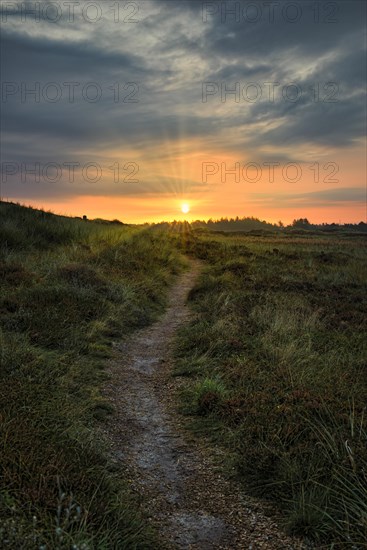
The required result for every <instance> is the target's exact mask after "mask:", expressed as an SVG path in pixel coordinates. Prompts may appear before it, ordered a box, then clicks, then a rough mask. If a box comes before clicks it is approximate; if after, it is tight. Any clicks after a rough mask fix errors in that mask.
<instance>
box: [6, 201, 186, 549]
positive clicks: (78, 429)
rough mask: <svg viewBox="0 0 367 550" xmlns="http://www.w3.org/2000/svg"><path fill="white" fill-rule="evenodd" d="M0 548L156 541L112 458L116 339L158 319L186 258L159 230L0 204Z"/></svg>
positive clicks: (109, 545)
mask: <svg viewBox="0 0 367 550" xmlns="http://www.w3.org/2000/svg"><path fill="white" fill-rule="evenodd" d="M0 236H1V239H0V242H1V247H0V274H1V283H0V323H1V330H0V379H1V380H0V426H1V446H0V464H1V466H0V467H1V470H0V471H1V489H0V517H1V520H0V546H1V547H3V548H24V549H28V548H29V549H34V548H39V549H43V548H45V549H46V548H60V549H62V548H65V549H66V548H67V549H69V548H74V549H84V550H86V549H94V548H96V549H104V548H106V549H107V548H131V549H133V548H136V549H137V548H152V547H157V544H158V542H157V540H156V535H155V534H154V533H153V531H152V530H151V528H150V527H148V526H147V524H146V521H145V518H144V517H142V516H141V514H140V512H139V501H138V497H137V496H136V495H133V494H132V493H131V491H130V489H129V480H128V479H127V477H126V476H124V474H123V472H121V471H118V472H117V471H115V469H114V466H113V464H112V463H110V462H109V459H108V453H107V444H106V441H105V438H104V436H103V429H102V427H103V424H101V422H103V420H104V419H105V418H106V416H108V415H109V414H111V406H110V404H109V403H107V402H106V401H104V400H103V398H102V397H101V394H100V387H101V385H102V384H103V382H104V380H105V374H104V370H103V367H104V361H105V359H106V358H107V357H109V356H110V355H111V342H112V340H113V339H114V338H121V337H123V336H125V335H128V334H130V333H131V332H132V331H133V330H135V329H136V328H139V327H142V326H144V325H147V324H149V323H151V322H152V321H153V320H154V319H155V318H156V317H157V316H158V315H159V314H160V313H161V312H162V311H163V309H164V306H165V299H166V292H167V289H168V287H169V284H170V283H171V282H172V280H173V277H174V276H175V274H177V273H178V272H179V271H180V270H181V269H182V267H183V260H182V257H181V255H180V253H179V252H178V251H177V249H176V248H175V247H174V245H173V243H172V241H171V238H170V237H169V236H168V235H167V233H164V232H162V231H158V230H157V231H152V230H149V229H141V228H136V227H135V228H134V227H128V226H123V225H122V226H121V225H117V224H116V225H113V224H111V225H106V224H102V223H94V222H88V221H82V220H77V219H68V218H62V217H58V216H54V215H52V214H50V213H45V212H41V211H36V210H32V209H28V208H24V207H20V206H18V205H15V204H9V203H1V204H0Z"/></svg>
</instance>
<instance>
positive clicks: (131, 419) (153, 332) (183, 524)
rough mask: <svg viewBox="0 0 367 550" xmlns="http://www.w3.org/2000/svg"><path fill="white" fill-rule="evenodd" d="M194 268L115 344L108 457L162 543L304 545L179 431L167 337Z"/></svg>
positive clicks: (183, 317)
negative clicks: (153, 316)
mask: <svg viewBox="0 0 367 550" xmlns="http://www.w3.org/2000/svg"><path fill="white" fill-rule="evenodd" d="M200 269H201V265H200V263H199V262H196V261H191V266H190V269H189V270H188V271H186V272H185V273H184V274H183V275H182V276H181V277H180V278H179V279H178V280H177V282H176V284H175V285H174V286H173V287H172V289H171V292H170V297H169V305H168V307H167V310H166V312H165V314H164V315H163V316H162V317H161V318H160V319H159V320H158V321H157V322H156V323H154V324H153V325H151V326H150V327H148V328H145V329H142V330H140V331H138V332H136V333H135V334H133V335H132V336H130V337H129V339H127V340H126V341H122V342H120V343H118V344H116V346H115V354H114V355H115V356H114V358H113V360H112V361H111V363H110V366H109V374H110V380H109V382H108V383H107V384H106V387H105V390H104V395H105V396H106V397H107V398H108V399H109V400H110V401H111V402H112V403H113V405H114V406H115V409H116V412H115V414H114V415H113V417H112V418H111V419H110V420H109V421H108V423H107V427H106V430H107V435H108V437H109V438H110V441H111V453H112V457H113V460H114V461H115V462H116V463H117V464H118V465H121V468H123V469H124V470H125V471H126V470H127V471H128V472H129V476H130V478H131V480H132V487H133V489H134V490H136V491H137V492H138V493H139V494H140V495H141V496H142V501H143V503H144V504H143V506H144V508H145V511H146V513H147V516H148V518H149V521H150V522H152V523H153V524H154V525H155V526H156V527H157V529H158V531H159V533H160V535H161V538H162V541H163V543H164V545H165V546H166V547H168V548H187V549H212V548H213V549H219V548H225V549H231V550H235V549H241V550H243V549H249V550H250V549H253V550H254V549H256V548H263V549H269V550H270V549H271V550H276V549H282V550H284V549H288V548H289V549H296V548H297V549H300V548H305V546H303V545H302V543H300V541H298V540H296V539H292V538H289V537H287V536H286V535H285V534H284V533H283V532H282V531H281V530H280V528H279V527H278V524H277V519H276V515H275V512H274V511H272V510H270V509H269V505H266V504H265V503H262V502H260V501H258V500H256V499H254V498H251V497H249V496H247V495H244V494H243V492H242V491H241V490H240V488H239V487H237V486H236V484H235V483H234V482H232V481H228V480H227V479H225V477H224V476H223V474H221V472H220V468H219V467H218V466H216V464H217V463H218V457H219V459H220V450H219V449H213V448H209V447H208V444H207V442H205V441H200V442H198V441H196V440H195V439H194V438H193V437H192V436H190V434H188V433H187V432H185V429H184V426H183V425H184V421H183V419H182V417H181V416H180V415H179V414H178V413H177V412H176V410H175V409H176V405H177V397H176V392H177V388H178V387H179V385H180V381H179V380H177V379H175V378H172V377H171V368H172V344H173V338H174V336H175V333H176V330H177V328H178V327H179V326H181V325H182V324H183V323H186V322H187V321H188V320H189V318H190V315H191V313H190V310H189V308H188V306H187V305H186V299H187V294H188V292H189V291H190V289H191V288H192V287H193V285H194V284H195V280H196V278H197V276H198V274H199V273H200ZM213 456H214V458H215V459H216V460H213ZM219 461H220V460H219Z"/></svg>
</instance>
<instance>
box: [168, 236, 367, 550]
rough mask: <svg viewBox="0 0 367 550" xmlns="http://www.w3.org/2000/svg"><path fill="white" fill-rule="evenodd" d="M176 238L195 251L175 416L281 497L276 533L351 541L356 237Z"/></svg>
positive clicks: (357, 528)
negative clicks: (282, 526)
mask: <svg viewBox="0 0 367 550" xmlns="http://www.w3.org/2000/svg"><path fill="white" fill-rule="evenodd" d="M184 235H185V237H184V238H182V237H181V238H179V239H178V244H180V246H181V247H182V248H183V249H184V250H185V251H186V252H188V253H190V254H192V255H194V256H196V257H198V258H200V259H202V260H204V261H205V262H206V263H205V266H204V271H203V274H202V276H201V279H200V281H199V282H198V284H197V286H196V287H195V288H194V289H193V291H192V292H191V295H190V301H191V304H192V307H193V309H194V311H195V317H194V320H193V321H192V322H191V324H189V325H188V326H186V327H185V328H183V329H182V330H181V332H180V335H179V338H178V339H177V350H176V354H177V361H176V372H175V374H176V375H177V376H186V377H188V378H187V384H185V385H184V388H185V389H184V390H183V393H182V400H181V408H182V411H183V412H184V413H186V414H187V415H189V424H190V425H191V427H192V428H193V429H194V430H195V431H196V432H197V433H198V434H205V435H209V436H210V437H211V438H212V439H213V440H214V441H215V442H216V443H217V444H220V445H222V446H223V448H224V449H225V450H226V456H227V467H228V471H230V472H235V475H236V476H237V477H238V478H239V479H240V480H242V482H243V484H244V486H245V487H246V490H251V491H253V492H254V493H255V494H256V495H261V496H262V497H265V498H268V499H272V500H274V501H275V502H276V503H277V504H278V505H279V506H280V507H281V508H282V510H283V511H284V517H285V522H286V524H287V527H288V530H289V531H290V532H292V533H296V534H299V535H303V536H307V537H309V538H312V539H314V540H316V541H317V543H318V545H324V544H325V545H326V546H327V547H329V546H330V545H331V546H332V545H333V544H334V545H336V546H332V547H334V548H335V547H338V546H342V547H355V548H358V547H364V543H365V541H366V535H367V445H366V443H367V427H366V410H365V407H366V402H367V399H366V398H367V383H366V371H365V369H366V355H367V354H366V348H367V338H366V327H365V321H366V317H365V312H366V306H367V292H366V290H367V289H366V286H367V263H366V255H367V246H366V245H367V242H366V239H365V238H364V237H363V236H358V235H355V236H354V237H353V236H351V235H344V236H343V235H342V234H339V235H322V234H319V235H318V234H308V233H305V234H301V235H292V234H291V233H288V234H281V233H279V232H278V233H277V234H273V235H272V236H271V235H268V236H266V235H264V236H262V237H254V236H238V235H235V236H233V235H232V236H230V235H227V236H224V235H214V234H210V233H203V232H199V233H198V232H195V231H194V232H192V233H190V232H189V230H188V229H187V228H186V230H185V232H184ZM331 546H330V547H331Z"/></svg>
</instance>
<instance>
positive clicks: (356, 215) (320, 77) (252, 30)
mask: <svg viewBox="0 0 367 550" xmlns="http://www.w3.org/2000/svg"><path fill="white" fill-rule="evenodd" d="M0 4H1V7H2V13H1V18H2V32H1V82H2V85H1V86H2V89H1V92H2V94H1V111H2V125H1V146H2V147H1V180H2V181H1V195H2V197H3V198H5V199H9V200H16V201H19V202H22V203H26V204H32V205H35V206H42V207H44V208H46V209H52V210H53V211H56V212H58V213H66V214H71V215H82V214H87V215H88V216H89V217H105V218H119V219H121V220H125V221H130V222H139V221H145V220H148V221H158V220H163V219H168V220H170V219H174V218H176V219H180V217H183V216H184V215H183V214H182V213H181V206H182V204H183V203H187V204H188V205H189V207H190V213H189V214H188V215H186V216H185V217H189V218H190V219H198V218H200V219H203V218H209V217H221V216H236V215H239V216H243V215H248V216H257V217H260V218H264V219H267V220H269V221H278V220H280V219H281V220H283V221H284V222H290V221H291V220H292V219H293V218H295V217H304V216H307V217H308V218H309V219H311V221H314V222H321V221H328V222H330V221H336V222H338V221H341V222H359V221H361V220H365V219H366V187H365V185H366V184H365V181H366V154H365V133H366V97H365V89H366V65H365V62H366V57H365V56H366V52H365V30H366V3H365V1H364V0H349V1H347V0H343V1H335V2H330V1H320V2H315V1H313V0H312V1H309V0H304V1H303V0H293V1H283V0H277V1H274V2H272V1H262V0H252V1H248V2H247V1H212V2H205V1H201V0H144V1H142V0H134V1H122V0H121V1H119V2H117V1H110V0H106V1H84V0H79V1H73V0H70V1H66V0H59V1H47V2H46V1H39V2H36V1H29V2H23V3H22V2H16V1H14V2H11V1H1V2H0ZM22 4H23V5H22Z"/></svg>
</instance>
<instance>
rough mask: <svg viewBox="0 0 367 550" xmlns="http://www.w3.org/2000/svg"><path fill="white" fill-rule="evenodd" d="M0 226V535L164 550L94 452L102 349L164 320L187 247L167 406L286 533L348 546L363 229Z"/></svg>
mask: <svg viewBox="0 0 367 550" xmlns="http://www.w3.org/2000/svg"><path fill="white" fill-rule="evenodd" d="M0 235H1V241H0V242H1V245H0V276H1V281H0V292H1V294H0V322H1V332H0V346H1V349H0V358H1V365H0V367H1V370H0V378H1V385H0V422H1V447H0V465H1V489H0V517H1V522H0V546H2V547H4V548H25V549H34V548H43V549H48V548H50V549H52V548H60V549H64V548H65V549H67V548H75V549H82V548H84V549H85V550H87V549H92V548H98V549H104V548H105V549H109V548H160V547H161V546H160V542H157V538H156V537H157V535H156V533H155V532H154V530H153V529H152V528H151V527H149V526H147V525H148V524H147V522H146V521H145V518H144V515H143V514H142V512H141V506H140V502H139V496H138V495H136V493H132V492H131V490H130V489H129V480H128V478H127V474H126V475H124V472H121V471H116V468H114V466H113V464H112V463H110V462H109V459H108V452H107V443H106V441H105V438H104V430H103V426H104V423H105V422H108V418H109V417H110V415H111V413H113V409H112V406H111V404H110V403H109V402H108V401H106V399H103V398H102V397H101V388H102V386H103V384H104V383H105V381H106V374H105V370H104V369H105V365H106V362H107V361H108V359H109V357H110V356H111V353H112V351H111V350H112V343H113V342H114V341H118V340H120V339H121V338H122V337H125V338H126V337H130V335H131V334H133V331H135V330H137V329H139V328H141V327H143V326H147V325H149V324H150V323H152V322H153V321H154V320H155V319H157V318H158V317H159V315H161V314H162V313H163V311H164V308H165V306H166V303H167V295H168V290H169V288H170V286H171V284H172V283H173V281H174V280H175V277H176V276H177V275H178V274H179V273H180V272H182V271H183V270H184V269H185V267H186V260H185V256H187V255H188V256H192V257H194V258H198V259H200V260H201V261H202V262H203V264H202V265H203V268H202V274H201V276H200V279H199V282H198V283H197V284H196V286H195V287H194V288H193V289H192V291H191V292H190V297H189V298H190V299H189V301H190V305H191V307H192V309H193V311H194V316H193V318H192V321H191V322H190V323H189V324H188V325H186V326H183V327H182V328H180V329H179V332H178V334H177V337H176V348H175V356H176V360H175V367H174V372H173V375H174V376H175V377H180V379H181V380H182V381H183V384H182V387H183V389H182V392H181V394H180V395H179V396H177V407H179V410H180V414H182V415H184V416H185V418H186V422H187V425H188V427H189V428H190V429H191V430H193V433H194V434H195V437H197V438H200V439H203V440H204V441H205V442H206V444H207V446H208V449H210V446H211V445H214V444H215V445H219V446H220V447H221V448H222V449H223V450H224V454H225V457H226V458H225V474H226V475H227V476H231V477H232V478H233V479H235V480H238V481H239V482H240V483H241V486H242V487H243V490H244V491H246V492H248V491H250V492H251V493H253V494H255V495H258V496H259V497H261V498H264V499H269V500H270V501H272V502H275V503H276V504H277V506H278V507H279V509H280V510H281V511H282V514H283V517H284V524H285V526H286V529H287V530H288V531H289V532H291V533H295V534H299V535H301V536H304V537H306V538H307V539H309V540H313V541H314V544H315V545H316V547H317V548H321V547H324V548H332V547H334V548H336V547H348V548H353V547H355V548H359V547H363V544H364V541H365V537H366V535H367V494H366V485H367V446H366V443H367V441H366V436H367V433H366V432H367V428H366V420H365V406H366V402H367V399H366V398H367V379H366V370H365V369H366V342H367V338H366V330H365V321H366V316H365V312H366V305H367V294H366V284H367V264H366V255H367V246H366V245H367V241H366V238H365V237H363V236H361V235H358V234H355V235H352V234H347V233H344V234H343V233H335V234H330V235H326V234H323V233H322V232H321V231H319V232H311V231H309V232H306V231H298V232H291V231H288V232H287V231H283V232H280V231H278V232H274V233H273V234H269V233H266V232H264V233H263V234H261V233H260V234H259V235H258V236H254V235H246V234H236V235H231V234H228V235H223V234H215V233H211V232H209V231H203V230H201V229H198V230H194V231H192V230H191V229H190V227H189V226H188V225H180V226H178V227H177V226H170V225H167V226H164V225H163V226H161V227H155V228H152V227H130V226H125V225H122V224H118V223H114V224H113V223H110V224H107V223H102V222H89V221H83V220H78V219H68V218H62V217H58V216H54V215H52V214H49V213H45V212H41V211H36V210H32V209H26V208H24V207H20V206H18V205H14V204H7V203H1V204H0ZM333 544H334V545H335V546H333Z"/></svg>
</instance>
